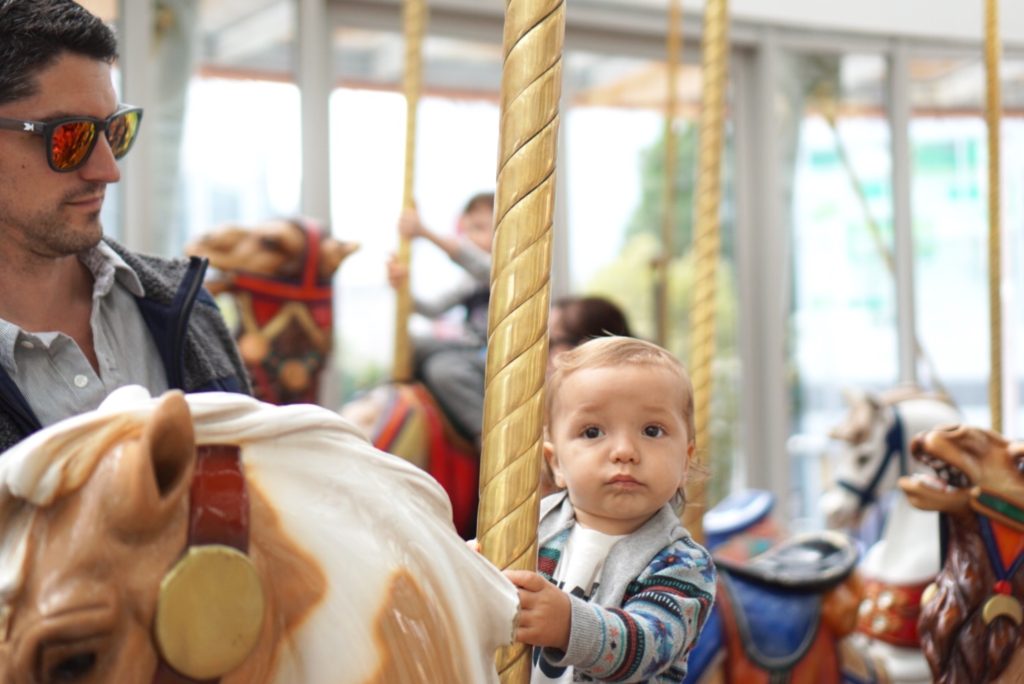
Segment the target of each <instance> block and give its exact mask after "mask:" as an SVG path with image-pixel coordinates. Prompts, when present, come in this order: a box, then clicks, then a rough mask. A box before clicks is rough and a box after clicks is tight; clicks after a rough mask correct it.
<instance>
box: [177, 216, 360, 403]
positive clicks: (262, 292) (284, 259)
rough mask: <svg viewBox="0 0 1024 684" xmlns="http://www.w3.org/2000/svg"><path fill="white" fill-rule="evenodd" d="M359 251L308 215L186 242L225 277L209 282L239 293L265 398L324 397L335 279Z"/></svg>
mask: <svg viewBox="0 0 1024 684" xmlns="http://www.w3.org/2000/svg"><path fill="white" fill-rule="evenodd" d="M356 249H357V246H356V245H355V244H354V243H349V242H341V241H339V240H336V239H334V238H332V237H330V236H328V235H325V234H324V232H323V230H322V229H321V228H320V227H319V226H318V225H317V223H316V222H314V221H312V220H309V219H305V218H296V219H291V220H285V219H279V220H271V221H267V222H265V223H262V224H259V225H257V226H255V227H253V228H241V227H237V226H227V227H225V228H222V229H220V230H217V231H214V232H211V233H208V234H206V235H204V236H203V237H201V238H200V239H199V240H197V241H196V242H193V243H192V244H190V245H188V246H187V247H186V251H187V252H188V253H189V255H193V256H201V257H206V258H207V259H209V260H210V265H211V266H213V268H214V269H216V270H217V271H218V272H219V273H220V274H221V275H222V279H221V280H216V279H211V280H209V281H208V282H207V287H208V288H209V289H210V291H211V292H213V294H215V295H216V294H221V293H228V294H229V295H231V298H232V301H233V304H234V309H235V312H236V314H237V318H238V332H237V340H238V348H239V351H240V352H241V354H242V359H243V360H244V361H245V364H246V368H248V370H249V375H250V376H251V378H252V385H253V391H254V392H255V394H256V396H257V398H259V399H262V400H263V401H268V402H270V403H273V404H294V403H316V401H317V394H318V391H319V378H320V373H321V371H322V370H323V368H324V365H325V363H326V360H327V357H328V355H329V354H330V351H331V343H332V342H331V341H332V329H333V304H332V301H333V292H332V288H331V278H332V277H333V275H334V273H335V271H337V269H338V266H339V265H340V264H341V262H342V261H343V260H344V259H345V257H347V256H348V255H349V254H351V253H352V252H354V251H355V250H356Z"/></svg>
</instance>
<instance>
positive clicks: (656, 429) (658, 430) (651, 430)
mask: <svg viewBox="0 0 1024 684" xmlns="http://www.w3.org/2000/svg"><path fill="white" fill-rule="evenodd" d="M663 434H665V430H663V429H662V427H661V426H660V425H648V426H647V427H645V428H644V435H645V436H647V437H661V436H662V435H663Z"/></svg>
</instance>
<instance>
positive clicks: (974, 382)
mask: <svg viewBox="0 0 1024 684" xmlns="http://www.w3.org/2000/svg"><path fill="white" fill-rule="evenodd" d="M910 71H911V79H912V81H911V104H912V107H913V118H912V121H911V127H910V136H911V145H912V155H913V157H912V162H913V217H914V259H915V263H914V269H915V272H914V275H915V279H916V283H915V295H916V306H917V330H918V334H919V335H920V337H921V341H922V345H923V347H924V350H925V352H926V355H927V356H926V357H925V358H923V359H921V363H922V365H923V366H924V368H923V369H922V373H923V374H924V375H926V376H927V375H929V374H930V375H931V376H932V377H934V378H935V379H936V380H938V381H939V382H940V383H941V384H942V385H943V386H945V387H946V388H947V389H948V390H949V392H950V393H951V394H952V396H953V398H954V400H955V401H956V403H957V404H958V406H959V407H960V409H961V411H963V413H964V415H965V418H966V420H967V421H968V422H971V423H974V424H977V425H984V426H988V425H990V424H991V417H990V411H989V399H988V385H989V373H990V349H991V333H990V330H989V309H988V306H989V305H988V301H989V264H988V194H989V179H988V156H989V155H988V140H987V135H988V129H987V125H986V122H985V102H986V92H985V70H984V63H983V61H982V58H981V57H980V56H979V57H977V58H967V59H936V58H926V57H922V58H915V59H914V60H912V62H911V66H910ZM1001 74H1002V77H1003V89H1004V97H1003V106H1004V115H1003V124H1002V130H1001V138H1002V139H1001V155H1000V156H1001V163H1002V181H1003V185H1002V212H1003V213H1002V226H1003V251H1004V258H1003V279H1004V280H1003V283H1004V284H1003V291H1002V296H1003V298H1004V308H1003V311H1004V312H1005V313H1004V321H1003V328H1004V343H1003V358H1004V361H1003V364H1004V371H1005V372H1004V380H1003V381H1004V383H1007V382H1010V383H1018V384H1019V383H1020V380H1021V377H1022V375H1021V374H1022V373H1024V355H1022V354H1024V349H1021V345H1020V344H1019V340H1021V339H1024V338H1022V334H1024V316H1021V315H1020V314H1019V313H1018V312H1019V309H1020V307H1019V306H1016V305H1014V303H1015V302H1016V303H1019V302H1020V301H1021V299H1020V298H1021V296H1022V293H1024V290H1022V285H1021V282H1022V278H1024V269H1022V267H1021V264H1022V263H1024V262H1022V258H1021V257H1022V255H1024V241H1022V240H1024V239H1022V237H1021V230H1020V227H1021V226H1022V225H1024V205H1022V199H1021V193H1020V192H1019V188H1020V187H1022V184H1024V62H1021V61H1019V60H1017V61H1015V60H1004V62H1003V64H1002V65H1001ZM953 330H956V331H957V332H956V333H955V334H951V333H952V331H953ZM1004 393H1005V392H1004ZM1019 396H1020V392H1019V391H1014V392H1013V393H1012V396H1011V404H1010V405H1009V406H1004V425H1003V428H1004V431H1006V432H1007V433H1008V434H1013V427H1014V425H1017V426H1019V425H1021V424H1022V423H1021V418H1022V416H1021V414H1020V411H1021V410H1022V408H1021V406H1020V399H1019Z"/></svg>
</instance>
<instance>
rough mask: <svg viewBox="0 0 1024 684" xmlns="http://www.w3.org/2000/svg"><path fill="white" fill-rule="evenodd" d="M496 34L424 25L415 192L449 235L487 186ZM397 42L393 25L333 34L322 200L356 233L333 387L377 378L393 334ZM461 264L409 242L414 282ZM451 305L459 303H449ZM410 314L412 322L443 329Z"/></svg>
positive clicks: (342, 277)
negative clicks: (437, 32)
mask: <svg viewBox="0 0 1024 684" xmlns="http://www.w3.org/2000/svg"><path fill="white" fill-rule="evenodd" d="M500 39H501V37H500V35H497V36H495V42H494V43H493V44H490V43H475V42H467V41H459V40H454V39H448V38H439V37H428V38H427V39H426V40H425V41H424V45H423V60H424V61H423V69H424V73H423V80H424V83H423V87H424V91H423V93H422V95H421V98H420V104H419V109H418V111H417V133H416V169H415V174H414V181H415V183H414V195H415V200H416V205H417V208H418V210H419V212H420V216H421V218H422V220H423V222H424V224H426V225H427V227H428V228H430V229H431V230H433V231H434V232H436V233H439V234H442V235H447V236H451V235H453V234H454V233H455V230H456V220H457V219H458V216H459V214H460V213H461V210H462V208H463V206H464V205H465V203H466V201H467V200H468V199H469V198H470V197H471V196H472V195H474V194H476V193H478V192H483V191H493V190H494V189H495V176H496V172H497V150H498V132H499V130H498V126H499V122H498V89H499V87H500V83H501V47H500ZM403 50H404V45H403V41H402V39H401V36H400V35H399V34H397V33H387V32H374V31H365V30H356V29H345V30H342V31H340V32H338V33H337V34H336V37H335V45H334V51H335V63H336V64H340V65H341V66H340V81H341V84H342V85H341V87H339V88H338V89H336V90H335V91H334V93H333V94H332V95H331V102H330V122H331V124H330V125H331V200H332V217H331V218H332V223H333V225H334V229H333V232H334V235H335V236H336V237H338V238H340V239H343V240H353V241H356V242H359V243H360V249H359V251H358V252H356V253H355V255H354V256H352V257H351V258H349V259H347V260H346V261H345V263H344V264H343V265H342V267H341V269H340V271H339V274H338V275H337V276H335V292H336V303H335V307H336V310H337V315H336V320H337V324H336V326H337V331H338V335H337V338H338V348H339V351H340V352H341V354H343V355H344V356H343V358H341V357H337V356H336V358H341V364H340V365H341V369H342V376H343V379H342V384H343V387H342V393H343V394H344V396H345V398H348V397H350V396H351V395H352V394H353V393H354V392H356V391H358V390H360V389H365V388H366V387H368V386H370V385H372V384H374V383H376V382H379V381H380V380H381V379H383V378H386V377H387V376H388V375H389V374H390V371H391V364H392V359H393V356H392V355H393V351H392V350H393V344H394V334H395V331H394V301H395V297H394V292H393V290H392V289H391V288H390V287H389V286H388V283H387V279H386V268H385V265H386V262H387V259H388V257H389V254H390V253H392V252H393V251H394V250H395V249H396V247H397V244H398V234H397V231H396V223H397V220H398V216H399V214H400V212H401V209H402V185H403V174H404V168H405V115H406V103H405V98H404V96H403V94H402V92H401V80H402V68H403V64H404V63H403V59H404V57H403ZM460 273H461V269H460V268H459V267H458V266H456V265H455V264H453V263H452V262H451V261H450V260H449V259H448V258H447V257H446V256H445V255H444V254H443V253H442V252H441V251H440V250H439V249H437V248H436V247H435V246H433V245H431V244H429V243H427V241H425V240H416V241H414V242H413V247H412V280H411V284H410V287H411V290H412V292H413V293H414V294H415V295H417V296H421V297H430V296H431V295H433V294H437V293H438V292H440V291H442V290H444V289H447V288H448V287H449V286H450V285H451V283H452V281H453V280H454V279H456V278H458V277H459V274H460ZM453 316H455V317H457V316H458V313H453ZM456 324H458V322H457V321H454V320H452V319H451V318H448V319H444V320H442V321H440V322H438V323H437V324H433V323H428V321H426V320H425V319H421V318H419V317H416V316H414V317H413V319H412V320H411V321H410V327H411V329H412V331H413V332H414V333H415V332H425V331H427V330H428V329H431V328H432V326H435V325H436V326H438V327H439V328H440V329H438V327H435V328H433V329H434V330H435V331H436V332H438V333H439V334H444V327H445V326H452V325H456Z"/></svg>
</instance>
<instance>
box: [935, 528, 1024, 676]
mask: <svg viewBox="0 0 1024 684" xmlns="http://www.w3.org/2000/svg"><path fill="white" fill-rule="evenodd" d="M949 524H950V536H949V552H948V555H947V557H946V561H945V563H944V565H943V568H942V571H941V572H940V573H939V575H938V577H936V579H935V584H936V588H937V592H936V594H935V597H934V598H932V599H931V600H930V601H929V602H928V603H925V604H923V606H922V610H921V621H920V632H921V647H922V649H923V650H924V654H925V657H926V658H927V659H928V663H929V665H930V666H931V668H932V672H933V673H935V675H936V680H935V681H936V682H937V684H957V683H958V682H977V683H978V684H981V683H982V682H989V681H992V680H993V679H995V678H996V677H998V676H999V674H1000V673H1002V672H1003V670H1004V669H1005V668H1006V666H1007V665H1008V664H1009V663H1010V660H1011V658H1012V657H1013V654H1014V651H1015V649H1016V648H1017V644H1018V642H1019V640H1020V628H1019V627H1018V626H1017V625H1015V624H1013V623H1012V622H1011V621H1010V620H1008V619H1006V618H1001V619H996V620H994V621H993V622H992V623H991V624H988V625H986V624H985V621H984V620H983V619H982V606H983V605H984V603H985V601H986V600H987V599H988V598H989V597H990V596H991V595H992V585H993V582H994V581H995V579H996V577H995V573H993V572H992V570H991V568H990V567H989V562H988V553H987V552H986V550H985V546H984V544H983V542H982V536H981V530H980V529H979V528H978V523H977V517H976V516H975V515H974V514H973V513H966V514H962V515H951V516H949ZM1012 581H1013V593H1014V595H1015V596H1021V595H1022V592H1024V578H1022V577H1021V576H1020V573H1018V576H1017V577H1015V578H1014V579H1013V580H1012Z"/></svg>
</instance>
